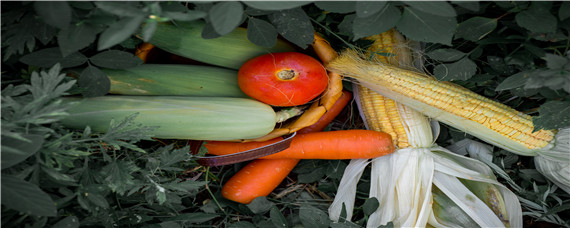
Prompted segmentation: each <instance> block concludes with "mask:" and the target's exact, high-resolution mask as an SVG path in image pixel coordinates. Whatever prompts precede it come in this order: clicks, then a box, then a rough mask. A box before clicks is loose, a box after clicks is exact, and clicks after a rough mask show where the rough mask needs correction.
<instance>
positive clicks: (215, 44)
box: [149, 21, 295, 69]
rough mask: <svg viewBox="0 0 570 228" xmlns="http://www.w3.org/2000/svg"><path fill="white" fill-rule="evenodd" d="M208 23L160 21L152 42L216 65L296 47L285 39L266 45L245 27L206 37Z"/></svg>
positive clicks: (238, 63)
mask: <svg viewBox="0 0 570 228" xmlns="http://www.w3.org/2000/svg"><path fill="white" fill-rule="evenodd" d="M203 28H204V23H203V22H201V21H191V22H176V24H173V23H170V22H168V23H159V24H158V26H157V28H156V31H155V33H154V35H153V37H152V38H151V40H150V41H149V43H151V44H153V45H155V46H156V47H158V48H160V49H162V50H165V51H167V52H170V53H172V54H176V55H179V56H183V57H186V58H190V59H194V60H197V61H200V62H204V63H208V64H213V65H216V66H222V67H227V68H231V69H239V68H240V66H241V65H242V64H243V63H245V62H246V61H247V60H249V59H251V58H253V57H256V56H260V55H263V54H267V53H272V52H289V51H295V48H294V47H293V46H292V45H290V44H289V43H286V42H284V41H282V40H278V41H277V44H275V46H273V47H272V48H263V47H261V46H257V45H255V44H253V43H251V42H250V41H249V40H248V39H247V30H246V29H245V28H236V29H235V30H234V31H233V32H231V33H229V34H227V35H224V36H222V37H218V38H214V39H204V38H202V35H201V34H202V29H203Z"/></svg>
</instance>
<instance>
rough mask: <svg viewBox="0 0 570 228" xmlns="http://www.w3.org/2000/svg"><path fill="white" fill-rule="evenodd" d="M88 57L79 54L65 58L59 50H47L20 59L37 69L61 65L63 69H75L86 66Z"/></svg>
mask: <svg viewBox="0 0 570 228" xmlns="http://www.w3.org/2000/svg"><path fill="white" fill-rule="evenodd" d="M86 61H87V57H86V56H85V55H83V54H81V53H79V52H75V53H73V54H71V55H68V56H66V57H63V55H62V54H61V51H60V49H59V48H57V47H54V48H45V49H42V50H39V51H35V52H33V53H30V54H27V55H25V56H22V58H20V62H23V63H25V64H28V65H32V66H37V67H46V68H47V67H52V66H53V65H55V64H56V63H60V64H61V67H62V68H68V67H74V66H79V65H82V64H84V63H85V62H86Z"/></svg>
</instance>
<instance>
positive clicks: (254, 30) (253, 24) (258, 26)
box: [247, 17, 277, 48]
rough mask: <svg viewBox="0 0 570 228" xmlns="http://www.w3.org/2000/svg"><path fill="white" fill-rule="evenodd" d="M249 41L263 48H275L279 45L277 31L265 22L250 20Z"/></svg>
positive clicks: (248, 27) (248, 25)
mask: <svg viewBox="0 0 570 228" xmlns="http://www.w3.org/2000/svg"><path fill="white" fill-rule="evenodd" d="M247 39H248V40H249V41H251V42H252V43H254V44H256V45H259V46H262V47H267V48H270V47H273V46H275V44H276V43H277V29H275V27H274V26H273V25H272V24H271V23H269V22H267V21H264V20H261V19H257V18H253V17H252V18H249V21H248V23H247Z"/></svg>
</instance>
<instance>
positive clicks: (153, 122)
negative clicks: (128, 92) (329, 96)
mask: <svg viewBox="0 0 570 228" xmlns="http://www.w3.org/2000/svg"><path fill="white" fill-rule="evenodd" d="M65 101H66V102H77V104H75V105H74V106H73V107H72V108H71V109H69V110H68V112H69V116H67V117H66V118H64V119H63V120H62V124H63V125H64V126H67V127H70V128H76V129H84V128H85V127H86V126H87V125H89V126H90V127H91V129H92V130H94V131H97V132H105V131H107V129H108V126H109V123H110V122H111V120H116V121H119V120H122V119H123V118H125V117H127V116H129V115H132V114H135V113H139V115H138V116H137V118H136V119H135V122H136V123H140V124H142V125H144V126H149V127H158V128H157V129H155V130H154V131H153V132H152V134H153V136H154V137H156V138H165V139H195V140H237V139H248V138H255V137H260V136H262V135H265V134H267V133H269V132H270V131H271V130H273V128H274V126H275V123H276V114H275V112H274V111H273V109H272V108H271V107H270V106H269V105H266V104H263V103H261V102H258V101H255V100H252V99H246V98H227V97H181V96H123V95H120V96H113V95H109V96H102V97H95V98H85V99H81V98H65Z"/></svg>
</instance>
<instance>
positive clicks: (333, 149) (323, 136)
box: [205, 130, 395, 159]
mask: <svg viewBox="0 0 570 228" xmlns="http://www.w3.org/2000/svg"><path fill="white" fill-rule="evenodd" d="M279 140H281V139H280V138H276V139H272V140H269V141H267V142H251V143H242V144H237V145H236V144H235V143H232V142H217V143H206V145H205V147H206V148H207V149H208V153H210V154H214V155H225V154H233V153H238V152H242V151H246V150H250V149H254V148H258V147H260V146H263V145H267V144H268V143H273V142H276V141H279ZM394 149H395V147H394V145H393V143H392V138H391V136H390V135H389V134H387V133H384V132H378V131H372V130H340V131H326V132H312V133H307V134H300V135H297V136H295V137H294V138H293V140H292V141H291V146H290V147H289V148H287V149H285V150H283V151H281V152H279V153H275V154H272V155H268V156H265V157H261V159H279V158H295V159H360V158H375V157H380V156H383V155H386V154H389V153H392V152H393V151H394Z"/></svg>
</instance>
